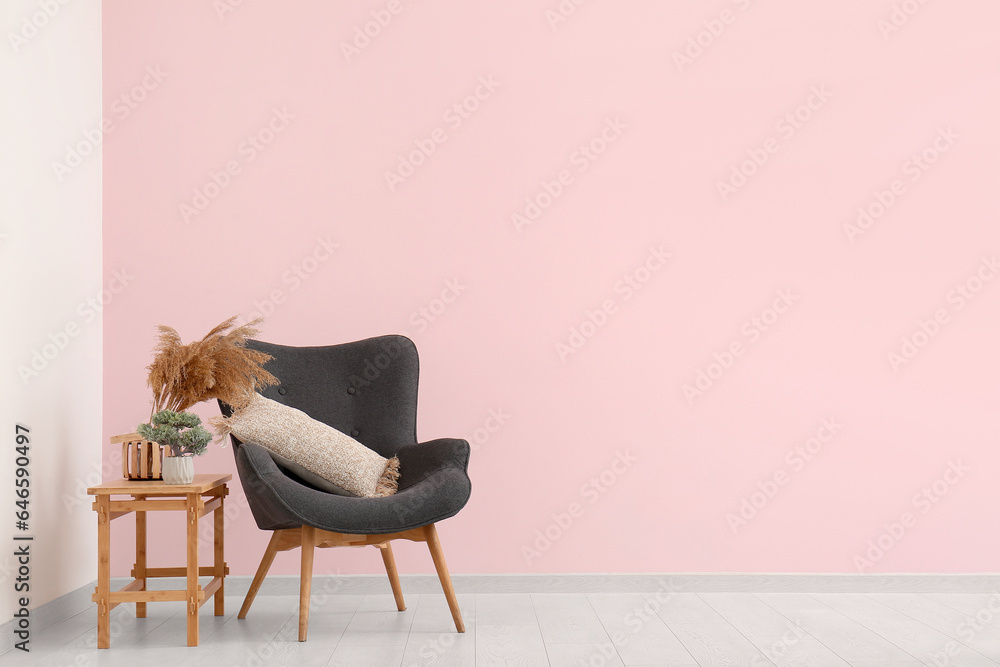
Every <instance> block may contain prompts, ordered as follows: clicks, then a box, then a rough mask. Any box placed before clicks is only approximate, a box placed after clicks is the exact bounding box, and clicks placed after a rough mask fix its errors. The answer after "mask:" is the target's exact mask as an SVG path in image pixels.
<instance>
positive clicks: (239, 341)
mask: <svg viewBox="0 0 1000 667" xmlns="http://www.w3.org/2000/svg"><path fill="white" fill-rule="evenodd" d="M261 321H262V320H261V318H257V319H256V320H254V321H253V322H249V323H247V324H244V325H243V326H239V327H236V328H233V325H234V324H235V323H236V317H235V316H233V317H230V318H229V319H228V320H226V321H225V322H223V323H222V324H220V325H219V326H217V327H215V328H214V329H212V330H211V331H209V332H208V334H207V335H206V336H205V337H204V338H203V339H201V340H199V341H195V342H193V343H188V344H187V345H184V344H183V343H182V341H181V337H180V335H178V333H177V331H176V330H174V329H172V328H171V327H168V326H163V325H160V326H159V327H157V329H158V330H159V332H160V339H159V342H158V343H157V345H156V347H155V348H154V349H153V351H154V353H155V355H156V356H155V357H154V359H153V363H151V364H150V365H149V366H147V367H146V368H147V369H148V370H149V378H148V379H147V384H148V385H149V387H150V388H151V389H152V390H153V412H154V413H156V412H159V411H160V410H173V411H174V412H183V411H184V410H187V409H188V408H189V407H191V406H192V405H194V404H196V403H201V402H202V401H208V400H211V399H220V400H222V401H223V402H225V403H228V404H229V405H231V406H233V407H234V408H237V409H238V408H241V407H243V406H245V405H246V404H247V403H248V402H249V401H250V397H251V396H252V394H253V392H254V391H255V390H256V389H257V388H260V387H267V386H269V385H272V384H278V379H277V378H276V377H274V376H273V375H271V374H270V373H268V372H267V371H265V370H264V368H263V364H264V363H265V362H266V361H268V360H269V359H270V358H271V355H269V354H265V353H264V352H259V351H257V350H248V349H247V348H246V341H247V339H250V338H253V337H254V336H256V335H257V334H258V333H259V330H258V329H257V325H259V324H260V323H261ZM227 329H232V331H228V332H227V331H226V330H227Z"/></svg>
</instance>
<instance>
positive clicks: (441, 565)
mask: <svg viewBox="0 0 1000 667" xmlns="http://www.w3.org/2000/svg"><path fill="white" fill-rule="evenodd" d="M424 534H425V535H426V537H427V548H428V549H430V551H431V558H432V559H434V567H435V569H437V574H438V579H440V580H441V588H443V589H444V597H445V598H446V599H447V600H448V608H449V609H451V617H452V618H453V619H454V620H455V629H456V630H458V631H459V632H465V622H464V621H463V620H462V610H461V609H459V608H458V598H456V597H455V589H454V588H453V587H452V585H451V575H449V574H448V564H447V563H445V562H444V552H443V551H441V541H440V540H438V534H437V528H435V526H434V524H433V523H432V524H430V525H429V526H425V527H424Z"/></svg>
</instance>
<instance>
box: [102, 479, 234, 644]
mask: <svg viewBox="0 0 1000 667" xmlns="http://www.w3.org/2000/svg"><path fill="white" fill-rule="evenodd" d="M232 478H233V476H232V475H195V476H194V480H193V481H192V482H191V483H190V484H166V483H164V482H162V481H147V480H127V479H120V480H117V481H114V482H105V483H104V484H100V485H98V486H92V487H90V488H89V489H87V493H88V494H90V495H92V496H95V497H96V499H95V500H94V510H95V511H96V512H97V589H96V590H95V591H94V595H93V600H94V602H96V603H97V647H98V648H109V647H110V646H111V622H110V619H111V610H112V609H114V608H115V607H117V606H118V605H120V604H121V603H122V602H134V603H135V615H136V617H137V618H145V617H146V603H147V602H158V601H161V600H180V601H186V602H187V645H188V646H197V645H198V609H199V608H200V607H201V605H203V604H205V602H206V601H207V600H208V599H209V598H210V597H212V596H213V595H214V596H215V615H216V616H222V615H224V614H225V600H224V597H223V596H224V595H225V588H224V582H225V577H226V575H227V574H229V568H228V567H227V566H226V563H225V561H224V559H223V541H224V520H225V517H224V516H223V506H222V504H223V499H224V498H225V497H226V496H227V495H228V494H229V489H228V488H227V487H226V482H228V481H229V480H231V479H232ZM114 495H118V496H121V495H128V496H131V499H117V500H116V499H113V498H112V497H111V496H114ZM169 510H183V511H184V512H185V513H186V515H187V517H188V519H187V567H147V565H146V512H157V511H161V512H162V511H169ZM130 512H135V566H134V567H133V568H132V576H133V577H134V579H133V580H132V581H131V582H130V583H129V584H127V585H126V586H125V587H124V588H122V589H121V590H118V591H112V590H111V521H112V520H114V519H117V518H118V517H120V516H125V515H126V514H129V513H130ZM209 512H214V513H215V517H214V518H215V563H214V564H213V565H212V566H210V567H202V568H199V567H198V519H200V518H201V517H203V516H205V515H206V514H208V513H209ZM199 575H200V576H209V577H212V581H211V582H209V583H208V585H206V586H205V587H204V588H202V587H201V586H200V585H199V584H198V577H199ZM154 577H187V587H186V588H183V589H178V590H165V591H148V590H146V580H147V579H151V578H154Z"/></svg>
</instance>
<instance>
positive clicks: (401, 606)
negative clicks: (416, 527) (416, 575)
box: [379, 542, 406, 611]
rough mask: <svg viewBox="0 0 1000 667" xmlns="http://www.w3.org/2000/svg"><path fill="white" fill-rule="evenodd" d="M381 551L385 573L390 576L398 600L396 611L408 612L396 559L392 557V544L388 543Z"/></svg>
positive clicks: (380, 548) (390, 582)
mask: <svg viewBox="0 0 1000 667" xmlns="http://www.w3.org/2000/svg"><path fill="white" fill-rule="evenodd" d="M379 551H381V552H382V562H383V563H385V572H386V574H388V575H389V585H390V586H392V596H393V597H394V598H396V609H398V610H399V611H406V603H405V602H403V588H402V587H401V586H400V585H399V572H398V571H397V570H396V559H395V558H394V557H393V555H392V543H391V542H386V543H385V546H384V547H379Z"/></svg>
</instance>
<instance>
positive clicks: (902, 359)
mask: <svg viewBox="0 0 1000 667" xmlns="http://www.w3.org/2000/svg"><path fill="white" fill-rule="evenodd" d="M821 4H822V7H819V6H818V5H817V4H816V3H801V2H792V1H791V0H784V1H781V2H774V1H772V2H757V1H756V0H733V1H728V0H716V1H713V2H692V1H685V2H661V1H659V0H633V1H631V2H624V3H619V2H590V3H584V4H582V5H580V6H578V7H577V6H576V5H575V4H573V3H572V2H571V0H563V1H562V2H557V0H550V1H547V2H529V1H527V0H514V1H510V2H503V3H489V4H488V5H487V4H486V3H470V2H461V1H459V0H448V1H444V0H442V1H439V2H430V1H424V2H411V1H409V0H385V1H382V0H380V1H375V2H364V3H331V2H319V1H312V2H292V3H278V2H237V1H236V0H217V1H216V2H214V8H213V3H209V2H204V1H201V0H199V1H194V0H183V1H175V2H169V3H165V2H154V1H151V0H143V1H137V0H128V1H125V0H106V1H105V3H104V31H105V32H104V40H105V41H104V49H105V59H104V63H105V66H104V91H105V117H106V118H107V119H108V120H110V121H112V125H113V132H112V133H111V134H108V135H107V137H106V140H105V144H104V165H105V166H104V184H105V186H104V187H105V191H104V210H105V230H104V239H105V249H104V253H105V263H106V270H107V271H109V272H110V271H111V270H114V269H122V268H124V269H126V270H127V271H128V272H129V274H131V275H133V276H134V279H133V280H132V281H131V282H130V283H129V286H128V289H127V290H126V291H125V293H123V294H122V295H120V297H119V298H118V299H117V300H116V306H115V308H113V309H110V308H109V309H108V311H106V313H105V322H104V330H105V435H106V436H110V435H113V434H116V433H121V432H127V431H129V430H131V429H132V428H133V427H134V426H135V424H136V423H137V422H139V421H140V420H142V419H144V418H145V417H146V416H147V415H148V402H149V394H148V390H147V389H146V388H145V386H144V383H145V371H144V367H145V366H146V364H148V363H149V361H150V351H151V348H152V346H153V343H154V335H155V326H156V325H157V324H160V323H165V324H170V325H172V326H174V327H176V328H177V329H178V330H179V331H180V332H181V334H182V336H183V337H184V338H185V339H186V340H190V339H192V338H195V337H200V336H202V335H204V333H205V332H206V331H207V330H208V329H209V328H210V327H211V326H213V325H214V324H216V323H218V322H220V321H221V320H223V319H225V318H226V317H228V316H230V315H232V314H235V313H240V314H242V315H243V316H245V317H250V316H251V314H252V311H254V310H263V311H265V314H267V315H269V317H268V318H267V321H266V327H265V331H264V334H263V336H262V337H263V338H265V339H266V340H270V341H274V342H280V343H285V344H292V345H297V344H311V345H316V344H327V343H335V342H342V341H349V340H355V339H359V338H363V337H368V336H373V335H378V334H382V333H389V332H400V333H405V334H407V335H409V336H410V337H412V338H413V339H414V340H415V341H416V343H417V345H418V348H419V349H420V352H421V358H422V365H423V367H422V369H423V375H422V378H421V379H422V385H421V403H420V420H419V421H420V424H419V436H420V437H421V438H423V439H430V438H433V437H440V436H459V437H465V438H467V439H469V440H472V441H477V440H478V441H479V444H478V448H477V451H476V452H475V453H474V455H473V457H472V463H471V465H470V475H471V477H472V479H473V482H474V491H473V495H472V499H471V501H470V502H469V505H468V506H467V507H466V509H465V510H464V511H463V512H462V513H460V514H459V515H458V516H457V517H455V518H453V519H450V520H448V521H446V522H444V523H443V524H442V526H441V533H442V540H443V542H444V545H445V548H446V551H447V554H448V559H449V564H450V565H451V568H452V570H453V571H454V572H456V573H464V572H484V573H495V572H610V571H620V572H650V571H652V572H662V571H671V572H685V571H688V572H690V571H700V572H723V571H726V572H730V571H737V572H754V571H779V572H780V571H788V572H812V571H819V572H857V571H865V572H926V571H934V572H972V571H993V570H996V567H997V563H998V562H1000V541H998V540H997V538H996V530H995V525H996V519H995V515H996V512H995V507H996V498H997V495H996V488H997V485H996V481H995V477H996V475H995V473H994V472H993V471H995V470H996V469H997V467H998V466H1000V453H998V449H1000V448H998V447H997V443H998V435H1000V427H998V424H997V420H996V417H995V415H996V410H997V405H998V403H1000V388H998V383H997V377H998V374H1000V352H998V348H997V345H996V340H997V334H998V333H1000V328H998V325H1000V314H998V313H1000V310H998V307H997V306H998V303H1000V280H993V278H994V277H995V274H996V272H997V270H998V267H997V265H996V261H997V259H998V256H1000V255H998V252H1000V238H998V237H1000V234H998V226H997V214H998V197H997V187H996V181H997V170H998V167H1000V162H998V158H997V155H998V154H1000V152H998V151H1000V130H998V127H997V122H996V119H997V118H998V112H1000V104H998V102H1000V96H998V85H1000V78H998V70H997V51H996V30H995V26H996V25H997V22H998V21H1000V6H997V5H996V3H993V2H987V1H985V0H979V1H971V0H970V1H968V2H962V3H927V4H920V3H918V2H916V0H906V1H905V2H904V1H902V0H900V1H898V2H895V3H893V2H889V1H886V0H879V1H877V2H872V1H871V0H848V1H844V2H837V3H821ZM222 7H229V8H230V9H232V11H222V10H221V9H220V8H222ZM560 7H562V8H563V9H564V10H565V12H566V14H567V16H562V15H561V14H559V13H558V12H559V11H560ZM570 10H572V12H570ZM220 12H221V13H220ZM393 12H395V13H393ZM562 19H565V20H562ZM378 20H381V21H382V22H383V23H385V24H386V25H384V26H379V25H378V23H377V21H378ZM373 21H376V22H373ZM894 22H895V23H894ZM358 30H360V31H361V32H362V33H363V32H364V31H365V30H369V31H370V32H371V33H374V34H375V36H372V37H369V38H367V43H366V41H365V40H362V39H360V38H359V39H358V42H357V44H359V45H360V46H357V47H356V49H355V50H354V51H352V50H351V49H346V48H345V46H344V45H345V44H351V43H352V40H354V39H355V36H356V34H357V33H358ZM699 42H700V43H701V44H702V46H700V47H699V46H697V44H698V43H699ZM122 95H125V96H126V99H121V96H122ZM116 100H117V101H116ZM456 105H458V107H459V109H463V105H465V106H464V110H462V111H458V110H456V109H455V107H456ZM421 146H422V147H423V149H422V150H423V153H429V155H424V154H422V153H421V152H420V151H421V148H420V147H421ZM431 149H433V150H432V151H431ZM415 151H417V152H415ZM411 155H412V163H415V164H416V166H412V165H409V164H405V163H406V162H408V161H411V159H410V157H409V156H411ZM400 156H402V157H400ZM401 160H402V161H403V162H404V164H403V166H400V162H401ZM226 170H228V171H229V173H228V174H226V173H224V172H225V171H226ZM397 170H398V171H397ZM734 170H735V172H736V173H735V175H734ZM393 171H396V176H397V178H387V176H386V173H387V172H389V173H392V172H393ZM741 171H742V172H743V173H742V174H741V173H740V172H741ZM747 174H748V175H747ZM213 179H214V181H215V184H213ZM725 183H728V184H729V185H728V187H726V186H724V185H720V184H725ZM216 184H218V187H217V185H216ZM529 200H530V201H531V202H534V203H533V204H529ZM880 201H881V203H880ZM534 206H537V207H538V208H537V209H536V208H534ZM184 207H190V208H184ZM859 207H862V208H864V209H869V210H871V211H872V212H873V215H874V217H873V219H872V220H871V221H870V222H869V221H868V220H864V219H863V220H862V221H861V223H858V222H857V218H858V209H859ZM515 214H517V215H519V216H521V217H518V218H515V217H514V215H515ZM851 225H856V226H855V227H851ZM324 243H326V244H330V243H333V244H336V248H334V249H333V250H329V249H328V248H327V247H324ZM984 258H985V259H984ZM994 283H997V284H994ZM456 286H457V287H456ZM962 291H965V292H966V293H967V296H963V295H962ZM443 297H447V301H449V303H445V299H444V298H443ZM422 309H424V310H422ZM424 311H426V312H427V313H428V314H429V316H425V315H422V314H421V313H422V312H424ZM935 318H937V320H938V321H936V322H935V321H934V320H935ZM591 322H594V323H593V324H592V323H591ZM921 327H924V328H925V329H926V330H927V331H929V332H930V333H924V332H923V331H922V330H921ZM904 339H908V340H910V341H914V342H915V343H916V344H917V345H918V346H919V347H916V348H914V349H913V350H911V349H910V348H909V347H907V346H905V345H904V343H903V340H904ZM574 346H575V347H574ZM893 354H897V355H899V359H896V358H894V357H892V356H890V355H893ZM905 355H909V357H907V356H905ZM701 372H704V373H705V374H706V375H705V376H704V377H702V378H700V379H699V373H701ZM686 385H690V386H691V388H689V389H688V390H687V391H686V390H685V386H686ZM696 391H697V392H700V393H696ZM215 412H216V409H215V407H214V406H210V405H206V406H204V407H203V408H202V409H201V413H202V414H203V415H204V416H211V415H213V414H215ZM492 412H502V415H503V419H502V420H503V424H502V425H500V424H498V423H497V421H490V415H491V413H492ZM487 425H489V426H491V427H494V432H492V433H488V432H487V431H486V430H480V431H477V429H485V427H486V426H487ZM811 438H813V440H810V439H811ZM803 448H805V449H806V450H808V449H811V450H812V453H809V451H805V452H804V453H803V452H798V453H797V450H800V449H803ZM616 459H617V463H616ZM953 464H954V465H953ZM197 465H198V468H199V469H200V470H202V471H216V470H226V471H232V472H235V470H234V465H233V459H232V454H231V452H230V451H229V450H228V449H225V450H220V449H217V448H216V449H213V451H212V452H211V453H210V454H208V455H207V456H205V457H204V458H202V459H199V460H198V462H197ZM950 468H953V469H952V470H951V471H950V472H949V470H950ZM955 470H958V472H955ZM602 473H603V475H604V476H603V479H604V483H602V482H600V481H597V482H596V483H592V482H591V481H590V480H591V479H592V478H596V479H597V480H600V479H601V475H602ZM403 474H404V475H405V471H404V473H403ZM608 482H610V483H608ZM235 486H236V488H235V489H234V495H233V508H234V509H238V510H240V511H239V512H236V514H235V515H234V517H233V519H232V521H231V522H230V525H229V533H228V542H227V547H228V560H229V561H230V563H231V565H232V569H233V572H234V573H236V574H250V573H252V571H253V569H254V567H255V566H256V563H257V561H258V559H259V557H260V554H261V553H262V551H263V548H264V544H265V542H266V535H264V534H262V533H261V532H260V531H258V530H257V528H256V526H255V525H254V524H253V521H252V519H251V518H250V516H249V512H248V511H247V510H246V507H245V505H244V504H242V502H241V494H240V491H239V489H238V484H236V485H235ZM925 488H926V489H928V491H927V495H926V496H924V495H921V494H922V493H924V491H923V489H925ZM744 501H746V504H745V505H744ZM754 504H755V505H756V506H757V507H753V506H752V505H754ZM741 506H742V507H743V517H740V512H741ZM744 519H745V523H743V520H744ZM560 523H562V524H563V526H565V528H564V527H561V526H560V525H559V524H560ZM156 525H157V526H158V529H157V530H158V535H157V538H156V539H157V541H158V544H157V547H156V549H158V550H160V551H163V552H164V553H167V554H170V555H172V557H173V558H174V559H175V560H179V559H180V558H182V556H181V551H180V549H179V547H178V541H179V536H180V534H181V533H180V531H181V527H180V523H179V522H177V523H171V522H169V521H166V520H163V521H162V523H158V524H156ZM116 526H117V524H116ZM116 530H118V528H117V527H116ZM536 531H540V533H542V534H543V533H545V532H546V531H548V532H549V533H550V535H551V536H552V537H554V538H555V539H554V540H551V542H550V543H546V542H545V541H543V540H541V539H539V535H540V533H538V532H536ZM118 532H119V538H118V543H117V547H116V552H115V559H116V560H117V571H118V572H119V573H121V572H123V571H124V570H125V564H126V561H128V560H129V555H128V553H127V552H128V548H129V546H130V544H131V543H130V539H131V538H130V537H129V536H127V533H128V532H129V531H124V530H118ZM870 542H871V543H872V544H874V545H876V546H875V548H873V547H872V544H870ZM879 543H881V548H879V547H878V546H877V545H878V544H879ZM527 550H534V551H533V552H532V551H527ZM398 554H399V555H398V556H397V558H398V559H399V560H400V568H401V570H403V571H405V572H430V571H432V567H431V563H430V559H429V558H428V557H427V555H426V553H425V552H424V549H423V547H422V546H421V545H412V546H410V547H406V548H400V549H399V551H398ZM857 557H861V558H865V559H868V560H869V561H870V562H867V563H866V562H862V561H860V560H857ZM296 559H297V556H296V555H295V554H293V555H291V556H287V555H286V556H284V557H282V558H281V559H280V560H279V561H278V565H276V568H278V569H276V570H275V571H280V572H284V573H293V572H296V571H297V569H296V568H297V560H296ZM163 560H164V561H166V560H167V557H166V556H164V557H163ZM381 567H382V566H381V561H380V559H378V558H377V557H375V555H374V554H373V553H370V552H369V551H355V550H340V551H339V552H335V553H331V554H327V555H325V556H324V557H323V558H322V559H320V560H319V561H318V565H317V570H318V571H324V572H333V571H337V570H339V571H340V572H344V573H353V572H373V573H374V572H380V571H381Z"/></svg>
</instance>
